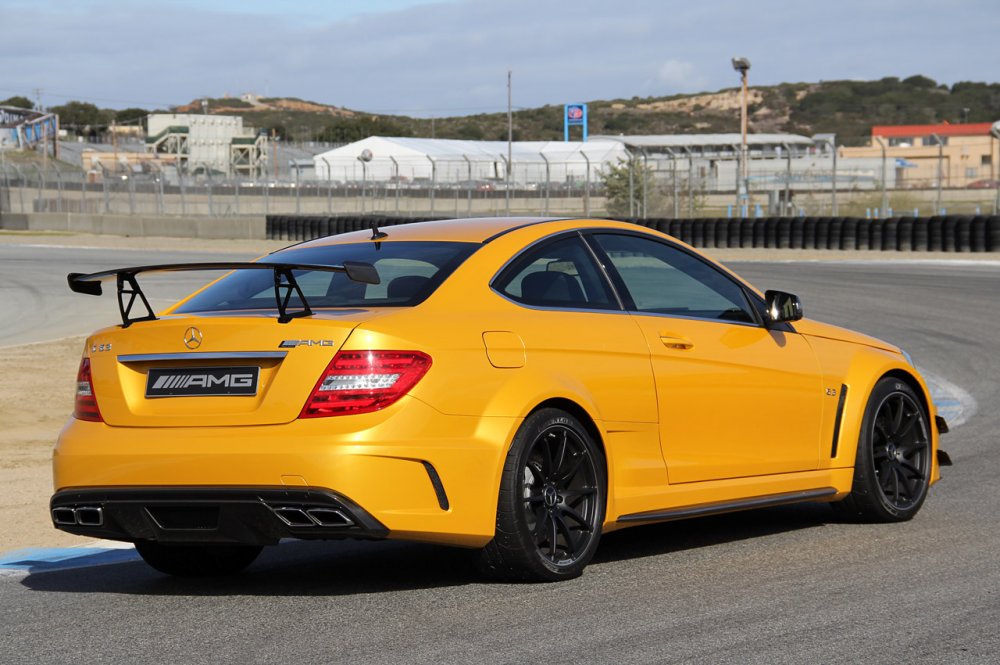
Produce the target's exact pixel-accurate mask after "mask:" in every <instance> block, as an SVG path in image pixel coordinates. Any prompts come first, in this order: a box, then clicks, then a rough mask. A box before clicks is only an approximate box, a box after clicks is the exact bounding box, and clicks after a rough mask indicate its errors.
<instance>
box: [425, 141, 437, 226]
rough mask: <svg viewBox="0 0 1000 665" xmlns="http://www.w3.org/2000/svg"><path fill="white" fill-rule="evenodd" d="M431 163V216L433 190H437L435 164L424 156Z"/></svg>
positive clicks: (428, 156) (432, 211)
mask: <svg viewBox="0 0 1000 665" xmlns="http://www.w3.org/2000/svg"><path fill="white" fill-rule="evenodd" d="M426 157H427V159H428V160H429V161H430V163H431V215H433V214H434V190H435V189H437V163H435V161H434V158H433V157H431V156H430V155H426Z"/></svg>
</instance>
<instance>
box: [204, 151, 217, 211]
mask: <svg viewBox="0 0 1000 665" xmlns="http://www.w3.org/2000/svg"><path fill="white" fill-rule="evenodd" d="M205 186H206V187H207V188H208V216H209V217H215V205H214V203H215V202H214V201H213V200H212V169H211V167H210V166H208V164H206V165H205Z"/></svg>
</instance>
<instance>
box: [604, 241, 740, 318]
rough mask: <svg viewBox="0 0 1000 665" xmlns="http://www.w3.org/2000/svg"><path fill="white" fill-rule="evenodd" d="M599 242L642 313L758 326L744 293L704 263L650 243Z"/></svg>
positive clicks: (662, 244) (657, 243)
mask: <svg viewBox="0 0 1000 665" xmlns="http://www.w3.org/2000/svg"><path fill="white" fill-rule="evenodd" d="M593 238H594V239H595V240H596V241H597V244H598V245H599V246H600V247H601V249H603V250H604V252H605V253H606V254H607V255H608V258H609V259H610V260H611V265H612V266H613V267H614V269H615V271H617V273H618V275H619V276H620V277H621V281H622V282H623V283H624V286H625V288H626V290H627V291H628V295H629V296H630V297H631V298H632V302H633V303H634V305H635V309H636V310H637V311H640V312H652V313H656V314H674V315H679V316H691V317H696V318H700V319H721V320H724V321H739V322H742V323H756V321H757V320H756V318H755V317H754V316H753V314H752V313H751V311H752V310H751V308H750V304H749V303H748V302H747V299H746V296H744V294H743V290H742V289H741V288H740V287H739V286H738V285H737V284H736V283H735V282H733V281H732V280H731V279H730V278H729V277H727V276H726V275H725V274H723V273H721V272H719V271H718V270H716V269H715V268H713V267H712V266H710V265H709V264H707V263H705V262H704V261H702V260H700V259H698V258H696V257H694V256H691V255H690V254H688V253H686V252H683V251H681V250H679V249H677V248H675V247H671V246H670V245H667V244H665V243H661V242H658V241H656V240H652V239H649V238H641V237H638V236H632V235H617V234H604V233H599V234H595V235H594V236H593Z"/></svg>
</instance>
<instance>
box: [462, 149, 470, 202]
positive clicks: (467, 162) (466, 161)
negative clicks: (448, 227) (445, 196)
mask: <svg viewBox="0 0 1000 665" xmlns="http://www.w3.org/2000/svg"><path fill="white" fill-rule="evenodd" d="M462 159H464V160H465V165H466V167H467V169H468V176H469V180H468V182H467V183H466V186H465V189H466V191H467V192H468V200H469V203H468V210H466V213H465V214H467V215H469V216H470V217H471V216H472V161H471V160H470V159H469V156H468V155H462Z"/></svg>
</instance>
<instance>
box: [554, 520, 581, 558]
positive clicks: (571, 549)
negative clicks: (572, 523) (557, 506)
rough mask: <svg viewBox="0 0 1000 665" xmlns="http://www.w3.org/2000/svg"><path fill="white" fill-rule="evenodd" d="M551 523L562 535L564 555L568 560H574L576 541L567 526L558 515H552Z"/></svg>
mask: <svg viewBox="0 0 1000 665" xmlns="http://www.w3.org/2000/svg"><path fill="white" fill-rule="evenodd" d="M552 521H553V522H554V523H555V524H556V526H557V527H558V529H559V532H560V533H562V536H563V539H564V540H565V541H566V555H567V556H569V557H570V558H575V557H576V545H577V539H576V538H575V537H574V536H573V533H572V532H571V530H570V528H569V526H568V525H567V524H566V522H565V521H564V520H563V518H562V516H561V515H560V514H559V513H553V514H552Z"/></svg>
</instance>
